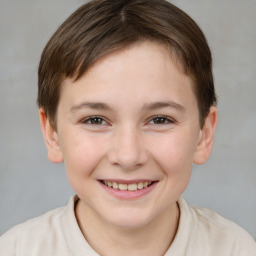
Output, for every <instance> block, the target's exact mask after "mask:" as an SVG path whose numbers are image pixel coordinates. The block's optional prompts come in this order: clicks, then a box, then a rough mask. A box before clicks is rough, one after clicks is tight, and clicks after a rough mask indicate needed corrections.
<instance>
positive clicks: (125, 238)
mask: <svg viewBox="0 0 256 256" xmlns="http://www.w3.org/2000/svg"><path fill="white" fill-rule="evenodd" d="M75 211H76V217H77V220H78V224H79V226H80V229H81V231H82V233H83V235H84V237H85V238H86V240H87V242H88V243H89V244H90V246H91V247H92V248H93V249H94V250H95V251H96V252H97V253H98V254H99V255H103V256H109V255H111V256H116V255H123V256H126V255H133V256H143V255H147V256H149V255H154V256H155V255H159V256H162V255H164V254H165V252H166V251H167V250H168V248H169V247H170V245H171V243H172V241H173V239H174V237H175V234H176V232H177V229H178V222H179V207H178V205H177V204H174V205H173V206H171V207H169V208H167V209H166V210H165V211H164V212H162V213H161V214H160V215H159V216H157V217H156V218H154V220H152V221H151V222H150V223H148V224H146V225H144V226H143V227H139V228H123V227H119V226H115V225H112V224H110V223H106V222H105V221H104V220H102V219H101V218H99V216H97V213H95V212H94V211H93V210H92V209H91V208H89V207H87V206H86V205H84V204H83V203H82V202H81V201H80V200H79V201H78V203H77V206H76V210H75Z"/></svg>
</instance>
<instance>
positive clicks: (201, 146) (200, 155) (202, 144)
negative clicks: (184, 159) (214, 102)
mask: <svg viewBox="0 0 256 256" xmlns="http://www.w3.org/2000/svg"><path fill="white" fill-rule="evenodd" d="M217 119H218V114H217V108H216V107H215V106H212V107H211V108H210V111H209V114H208V116H207V117H206V119H205V123H204V126H203V128H202V129H201V130H200V134H199V139H198V143H197V147H196V151H195V154H194V159H193V160H194V163H195V164H203V163H204V162H206V160H207V159H208V158H209V156H210V154H211V150H212V145H213V138H214V133H215V129H216V126H217Z"/></svg>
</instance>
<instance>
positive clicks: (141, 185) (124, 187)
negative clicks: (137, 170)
mask: <svg viewBox="0 0 256 256" xmlns="http://www.w3.org/2000/svg"><path fill="white" fill-rule="evenodd" d="M103 183H104V184H105V185H106V186H108V187H112V188H114V189H119V190H129V191H135V190H138V189H143V188H146V187H148V186H149V185H151V184H152V182H148V181H145V182H139V183H132V184H122V183H117V182H115V181H113V182H112V181H103Z"/></svg>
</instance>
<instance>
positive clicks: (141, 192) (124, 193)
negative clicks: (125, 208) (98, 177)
mask: <svg viewBox="0 0 256 256" xmlns="http://www.w3.org/2000/svg"><path fill="white" fill-rule="evenodd" d="M99 184H100V185H101V187H102V188H103V189H104V190H105V191H107V192H108V193H109V194H111V195H113V196H115V197H117V198H119V199H126V200H129V199H137V198H140V197H142V196H145V195H147V194H148V193H149V192H151V191H152V190H153V189H154V188H155V186H156V184H157V182H154V183H153V184H151V185H150V186H149V187H146V188H143V189H138V190H135V191H129V190H119V189H114V188H111V187H108V186H106V185H104V184H102V183H101V182H100V181H99Z"/></svg>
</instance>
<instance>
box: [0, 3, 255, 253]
mask: <svg viewBox="0 0 256 256" xmlns="http://www.w3.org/2000/svg"><path fill="white" fill-rule="evenodd" d="M38 85H39V88H38V105H39V113H40V120H41V127H42V131H43V135H44V138H45V142H46V146H47V149H48V157H49V159H50V160H51V161H52V162H54V163H59V162H63V161H64V162H65V167H66V172H67V176H68V179H69V181H70V183H71V185H72V187H73V189H74V191H75V192H76V195H75V196H74V197H73V198H71V199H70V201H69V203H68V205H67V206H66V207H64V208H59V209H55V210H53V211H50V212H48V213H46V214H45V215H43V216H41V217H37V218H35V219H32V220H29V221H28V222H26V223H24V224H20V225H18V226H16V227H14V228H13V229H11V230H9V231H8V232H7V233H6V234H4V235H3V236H2V237H1V238H0V255H1V256H2V255H3V256H5V255H6V256H14V255H15V256H29V255H47V256H50V255H55V256H56V255H61V256H67V255H76V256H79V255H81V256H82V255H83V256H84V255H90V256H93V255H103V256H105V255H111V256H115V255H120V254H122V255H133V256H136V255H138V256H143V255H147V256H148V255H152V256H157V255H159V256H160V255H169V256H172V255H173V256H179V255H180V256H181V255H182V256H183V255H187V256H200V255H203V256H207V255H214V256H216V255H218V256H222V255H223V256H224V255H225V256H227V255H232V256H238V255H239V256H253V255H256V245H255V242H254V241H253V239H252V238H251V237H250V236H249V235H248V234H247V233H246V232H245V231H244V230H243V229H242V228H240V227H238V226H237V225H235V224H234V223H232V222H230V221H228V220H226V219H224V218H223V217H221V216H219V215H218V214H216V213H214V212H212V211H210V210H207V209H201V208H200V209H198V208H191V207H189V206H188V205H187V203H186V202H185V200H184V199H182V198H181V195H182V193H183V191H184V190H185V189H186V187H187V185H188V182H189V178H190V174H191V169H192V164H193V163H196V164H202V163H204V162H205V161H206V160H207V158H208V157H209V155H210V152H211V148H212V143H213V137H214V131H215V127H216V124H217V109H216V96H215V91H214V84H213V77H212V60H211V53H210V50H209V47H208V45H207V42H206V39H205V37H204V35H203V33H202V32H201V30H200V29H199V28H198V26H197V25H196V24H195V22H194V21H193V20H191V18H189V17H188V16H187V15H186V14H185V13H183V12H182V11H181V10H179V9H178V8H177V7H175V6H173V5H172V4H170V3H168V2H167V1H164V0H150V1H149V0H120V1H112V0H96V1H91V2H89V3H87V4H85V5H83V6H82V7H80V8H79V9H78V10H77V11H76V12H75V13H74V14H72V15H71V16H70V17H69V18H68V19H67V20H66V21H65V22H64V23H63V24H62V25H61V27H60V28H59V29H58V30H57V31H56V33H55V34H54V35H53V36H52V38H51V39H50V41H49V42H48V44H47V45H46V47H45V49H44V51H43V54H42V57H41V61H40V65H39V79H38Z"/></svg>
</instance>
